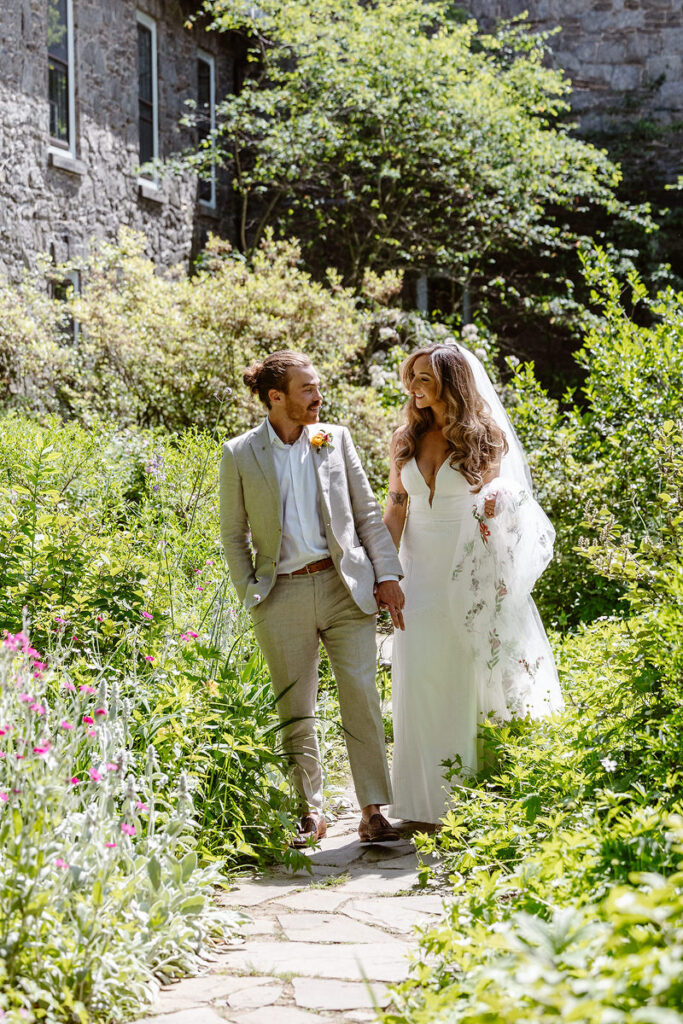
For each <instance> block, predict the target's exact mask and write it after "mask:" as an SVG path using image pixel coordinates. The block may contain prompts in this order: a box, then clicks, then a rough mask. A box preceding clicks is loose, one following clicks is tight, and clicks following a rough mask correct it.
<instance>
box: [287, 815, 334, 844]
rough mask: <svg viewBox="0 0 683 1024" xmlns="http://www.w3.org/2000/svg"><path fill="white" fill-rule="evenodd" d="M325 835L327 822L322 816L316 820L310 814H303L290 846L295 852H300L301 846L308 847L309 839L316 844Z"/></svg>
mask: <svg viewBox="0 0 683 1024" xmlns="http://www.w3.org/2000/svg"><path fill="white" fill-rule="evenodd" d="M326 835H327V822H326V821H325V819H324V818H323V816H322V814H321V815H320V817H319V818H317V819H316V818H314V817H313V815H312V814H304V816H303V817H302V819H301V821H300V822H299V824H298V825H297V834H296V835H295V836H294V838H293V839H292V841H291V843H290V846H293V847H294V849H295V850H300V849H301V847H303V846H309V845H310V840H311V839H314V840H315V842H316V843H318V842H320V840H321V839H324V838H325V836H326Z"/></svg>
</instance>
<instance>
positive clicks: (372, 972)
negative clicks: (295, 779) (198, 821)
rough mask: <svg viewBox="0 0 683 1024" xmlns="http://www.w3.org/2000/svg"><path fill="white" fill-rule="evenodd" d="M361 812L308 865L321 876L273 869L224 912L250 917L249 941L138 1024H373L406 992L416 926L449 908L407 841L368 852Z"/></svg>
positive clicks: (231, 899) (173, 990) (172, 990)
mask: <svg viewBox="0 0 683 1024" xmlns="http://www.w3.org/2000/svg"><path fill="white" fill-rule="evenodd" d="M358 820H359V812H358V810H357V809H356V810H354V811H353V812H352V813H348V814H343V815H341V816H340V817H338V818H337V820H336V821H335V822H334V823H333V824H331V825H330V826H328V833H327V838H326V839H324V840H323V841H322V843H321V845H320V847H318V848H317V849H314V850H311V852H310V853H309V854H308V856H309V857H310V861H311V866H312V869H313V874H312V875H309V874H308V872H306V871H303V870H302V871H299V872H297V873H295V874H292V873H288V872H286V871H285V870H284V869H282V868H276V869H274V870H273V871H271V872H270V873H268V874H266V875H262V876H260V877H258V878H253V879H250V880H244V881H240V882H239V883H238V884H237V885H236V887H235V888H234V889H232V890H231V891H229V892H227V893H225V894H223V895H222V896H221V897H220V901H221V902H222V903H224V904H225V905H227V906H229V907H233V908H240V909H242V910H244V912H245V913H246V914H248V915H249V917H250V919H251V920H250V923H249V924H248V925H247V926H246V928H245V932H244V940H243V941H242V942H240V943H239V944H234V945H231V946H227V947H226V948H225V950H224V951H220V952H219V953H218V954H217V955H216V959H215V961H214V963H213V965H212V968H211V970H210V972H209V973H208V974H205V975H203V976H202V977H198V978H188V979H186V980H184V981H181V982H178V983H177V984H175V985H172V986H169V987H168V988H166V989H164V990H162V991H161V993H160V995H159V998H158V1000H157V1003H156V1005H155V1006H154V1007H153V1008H152V1014H153V1015H152V1016H148V1017H146V1018H145V1019H144V1021H141V1022H139V1024H225V1022H231V1024H321V1022H323V1021H330V1022H339V1024H352V1022H354V1024H355V1022H363V1021H372V1020H374V1019H375V1017H376V1013H375V1010H374V1008H373V1007H383V1006H386V1005H387V1004H388V1002H389V998H390V997H389V991H388V989H387V984H388V983H389V984H390V983H392V982H399V981H402V980H403V979H404V978H405V976H406V974H407V971H408V965H409V961H410V957H411V953H412V952H413V951H414V949H415V946H416V942H415V935H414V932H413V929H414V927H415V926H416V925H432V924H434V923H436V921H437V920H438V918H439V916H440V915H441V913H442V902H441V897H440V896H438V895H437V894H435V893H433V892H432V893H428V892H425V890H419V889H418V888H417V858H416V855H415V851H414V849H413V847H412V845H411V844H410V842H409V840H408V838H405V839H402V840H401V841H400V842H398V843H386V844H382V845H376V846H361V844H360V843H359V841H358V833H357V825H358Z"/></svg>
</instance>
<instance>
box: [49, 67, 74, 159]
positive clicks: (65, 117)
mask: <svg viewBox="0 0 683 1024" xmlns="http://www.w3.org/2000/svg"><path fill="white" fill-rule="evenodd" d="M47 68H48V72H47V73H48V99H49V103H50V135H51V136H52V138H53V139H59V141H60V142H67V143H68V141H69V88H68V75H67V66H66V64H62V63H61V62H60V61H57V60H54V59H50V60H48V63H47Z"/></svg>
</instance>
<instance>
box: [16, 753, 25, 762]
mask: <svg viewBox="0 0 683 1024" xmlns="http://www.w3.org/2000/svg"><path fill="white" fill-rule="evenodd" d="M24 756H25V755H24V754H17V761H23V760H24Z"/></svg>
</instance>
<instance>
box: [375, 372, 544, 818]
mask: <svg viewBox="0 0 683 1024" xmlns="http://www.w3.org/2000/svg"><path fill="white" fill-rule="evenodd" d="M472 358H473V357H472ZM501 418H502V414H501ZM509 431H510V433H509V436H513V433H514V432H512V428H509ZM515 440H516V439H515ZM517 444H518V442H517ZM520 452H521V448H520ZM522 457H523V453H522ZM509 472H510V473H511V475H510V476H509V477H508V476H506V459H503V464H502V468H501V476H500V477H498V478H497V479H496V480H493V481H491V482H490V483H489V484H487V485H486V486H485V487H484V488H483V489H482V491H481V492H480V493H479V494H473V493H472V490H471V487H470V484H469V483H468V482H467V480H466V479H465V477H464V476H462V474H461V473H460V472H459V471H458V469H457V468H455V469H454V468H452V467H451V466H450V465H449V463H448V461H446V462H444V464H443V465H442V466H441V467H440V469H439V471H438V473H437V475H436V480H435V484H434V494H433V499H432V502H431V505H430V501H429V497H430V494H429V487H428V485H427V483H426V481H425V479H424V478H423V476H422V474H421V473H420V470H419V469H418V467H417V464H416V462H415V459H414V458H411V459H410V460H409V461H408V462H406V463H405V465H404V466H403V468H402V470H401V480H402V483H403V486H404V488H405V490H406V491H407V492H408V495H409V499H410V500H409V508H408V515H407V519H406V524H405V529H404V532H403V537H402V540H401V547H400V558H401V563H402V565H403V571H404V573H405V577H404V579H403V580H402V584H401V585H402V587H403V590H404V593H405V599H406V603H405V609H404V620H405V631H404V632H401V631H399V630H396V631H395V633H394V641H393V654H392V707H393V718H394V754H393V766H392V782H393V789H394V803H393V804H392V805H391V806H390V807H389V808H388V813H389V814H390V815H391V816H392V817H395V818H405V819H410V820H413V821H424V822H437V821H438V820H439V818H441V817H442V816H443V815H444V813H445V812H446V810H447V808H448V803H449V800H448V787H447V785H446V783H445V780H444V768H443V765H442V762H443V761H445V760H449V761H456V762H457V759H458V758H459V759H460V762H459V763H460V764H461V766H462V767H461V770H459V771H458V772H456V777H458V778H461V779H464V778H466V777H467V775H468V774H469V773H472V772H474V771H476V770H477V727H478V723H479V722H480V721H483V719H484V718H486V717H492V718H493V719H494V720H498V721H504V720H506V719H509V718H510V717H512V716H524V715H527V714H528V715H530V716H532V717H537V716H539V715H543V714H547V713H549V712H552V711H555V710H558V709H559V708H561V707H562V706H563V702H562V696H561V693H560V687H559V682H558V678H557V672H556V669H555V665H554V662H553V657H552V653H551V651H550V647H549V645H548V641H547V638H546V635H545V631H544V629H543V626H542V624H541V621H540V619H539V617H538V613H537V611H536V607H535V605H534V603H533V600H532V599H531V596H530V595H531V588H532V587H533V585H534V582H535V581H536V579H537V578H538V576H539V575H540V573H541V572H542V571H543V569H544V568H545V566H546V565H547V563H548V561H549V560H550V557H551V555H552V545H553V540H554V536H555V534H554V530H553V528H552V526H551V524H550V522H549V520H548V519H547V517H546V516H545V514H544V513H543V511H542V510H541V509H540V507H539V506H538V505H537V503H536V502H535V501H534V499H533V497H532V496H531V492H530V486H529V487H526V486H524V483H522V482H520V479H521V480H523V479H524V477H523V476H522V470H521V469H520V470H519V471H518V472H517V474H516V476H515V473H514V472H513V467H511V468H510V470H509ZM525 472H528V471H526V470H525ZM493 493H496V495H497V497H496V514H495V516H494V517H493V518H491V519H487V518H486V517H485V516H484V514H483V507H484V501H485V500H486V497H487V496H488V495H491V494H493Z"/></svg>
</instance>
